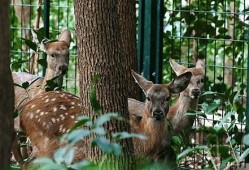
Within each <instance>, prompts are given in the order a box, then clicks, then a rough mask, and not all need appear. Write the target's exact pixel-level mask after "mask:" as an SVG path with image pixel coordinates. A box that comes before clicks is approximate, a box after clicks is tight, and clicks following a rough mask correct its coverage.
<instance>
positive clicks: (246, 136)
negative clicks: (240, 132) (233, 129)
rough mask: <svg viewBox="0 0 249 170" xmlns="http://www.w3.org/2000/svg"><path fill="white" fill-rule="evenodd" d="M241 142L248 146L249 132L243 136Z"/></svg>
mask: <svg viewBox="0 0 249 170" xmlns="http://www.w3.org/2000/svg"><path fill="white" fill-rule="evenodd" d="M243 143H244V144H245V145H247V146H249V134H246V135H245V136H244V138H243Z"/></svg>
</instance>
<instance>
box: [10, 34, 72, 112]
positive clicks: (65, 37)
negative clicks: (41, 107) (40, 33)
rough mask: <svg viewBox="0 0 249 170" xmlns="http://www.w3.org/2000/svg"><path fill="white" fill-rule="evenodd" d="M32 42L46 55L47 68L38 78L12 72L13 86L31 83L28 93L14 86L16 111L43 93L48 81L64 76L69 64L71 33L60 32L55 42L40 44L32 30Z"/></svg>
mask: <svg viewBox="0 0 249 170" xmlns="http://www.w3.org/2000/svg"><path fill="white" fill-rule="evenodd" d="M32 35H33V41H34V42H35V43H36V44H37V46H38V47H39V48H40V49H41V50H42V51H43V52H45V53H46V54H47V59H46V60H47V68H46V72H45V76H44V77H38V76H36V75H32V74H29V73H25V72H12V76H13V81H14V83H15V84H22V83H24V82H29V83H31V82H32V81H34V80H36V81H35V82H34V83H33V84H31V85H30V87H29V90H28V92H27V91H26V90H24V89H23V88H21V87H18V86H15V107H16V108H17V110H19V109H21V107H22V106H23V105H24V104H25V103H26V102H27V101H28V100H29V99H32V98H33V97H34V96H35V95H37V94H39V93H41V92H44V91H45V86H46V83H47V81H48V80H51V79H54V78H55V77H58V76H61V75H62V76H63V75H65V74H66V72H67V69H68V64H69V47H70V42H71V33H70V31H69V30H67V29H65V30H63V31H62V32H61V34H60V35H59V37H58V40H57V41H47V42H45V43H40V42H39V41H38V38H37V35H36V33H35V32H34V30H32Z"/></svg>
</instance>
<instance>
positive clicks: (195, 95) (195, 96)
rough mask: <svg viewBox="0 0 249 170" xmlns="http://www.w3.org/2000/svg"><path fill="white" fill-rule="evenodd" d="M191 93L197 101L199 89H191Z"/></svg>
mask: <svg viewBox="0 0 249 170" xmlns="http://www.w3.org/2000/svg"><path fill="white" fill-rule="evenodd" d="M191 93H192V96H193V98H195V99H197V98H198V97H199V95H200V93H201V91H200V89H193V90H192V92H191Z"/></svg>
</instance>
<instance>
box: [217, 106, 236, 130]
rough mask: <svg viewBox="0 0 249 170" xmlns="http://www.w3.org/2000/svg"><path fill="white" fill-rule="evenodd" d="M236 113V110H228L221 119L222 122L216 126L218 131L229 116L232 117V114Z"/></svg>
mask: <svg viewBox="0 0 249 170" xmlns="http://www.w3.org/2000/svg"><path fill="white" fill-rule="evenodd" d="M234 114H235V112H234V111H230V112H228V113H227V114H226V115H225V116H224V117H223V118H222V119H221V121H220V123H219V124H218V125H216V126H214V129H215V130H216V131H219V130H220V129H221V128H222V126H223V124H224V123H225V122H227V120H228V118H229V117H231V116H232V115H234Z"/></svg>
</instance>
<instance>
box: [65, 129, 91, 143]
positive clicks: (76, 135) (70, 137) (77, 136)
mask: <svg viewBox="0 0 249 170" xmlns="http://www.w3.org/2000/svg"><path fill="white" fill-rule="evenodd" d="M90 134H91V132H90V131H89V130H87V129H77V130H74V131H72V132H70V133H69V134H66V135H65V137H63V138H62V139H63V140H64V139H66V140H67V141H68V143H69V144H71V145H74V144H75V143H76V142H78V141H80V140H82V139H83V138H85V137H87V136H88V135H90Z"/></svg>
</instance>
